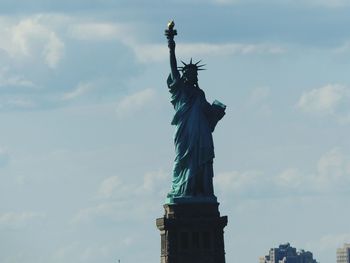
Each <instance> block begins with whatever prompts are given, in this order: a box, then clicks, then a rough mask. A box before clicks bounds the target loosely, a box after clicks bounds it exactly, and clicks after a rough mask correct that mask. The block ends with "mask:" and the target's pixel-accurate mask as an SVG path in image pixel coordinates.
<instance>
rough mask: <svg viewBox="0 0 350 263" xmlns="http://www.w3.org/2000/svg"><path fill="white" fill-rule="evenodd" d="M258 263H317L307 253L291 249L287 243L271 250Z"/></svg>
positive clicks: (310, 254)
mask: <svg viewBox="0 0 350 263" xmlns="http://www.w3.org/2000/svg"><path fill="white" fill-rule="evenodd" d="M259 263H317V261H316V260H315V259H313V255H312V253H311V252H309V251H304V250H300V251H297V250H296V248H294V247H291V246H290V244H289V243H286V244H282V245H280V246H279V247H278V248H271V249H270V251H269V254H268V255H267V256H263V257H260V258H259Z"/></svg>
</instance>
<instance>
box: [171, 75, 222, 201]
mask: <svg viewBox="0 0 350 263" xmlns="http://www.w3.org/2000/svg"><path fill="white" fill-rule="evenodd" d="M167 84H168V87H169V91H170V93H171V103H172V104H173V106H174V109H175V115H174V117H173V120H172V122H171V124H172V125H175V126H176V131H175V135H174V144H175V153H176V157H175V161H174V169H173V179H172V189H171V192H170V193H169V194H168V197H193V196H213V195H214V193H213V159H214V144H213V137H212V132H213V131H214V128H215V126H216V124H217V122H218V121H219V120H220V119H221V118H222V117H223V115H224V114H225V113H224V109H218V108H217V107H215V105H210V104H209V103H208V102H207V100H206V98H205V94H204V92H203V90H201V89H200V88H198V87H188V86H186V84H185V83H184V81H183V79H182V78H177V79H173V78H172V77H171V75H169V77H168V80H167Z"/></svg>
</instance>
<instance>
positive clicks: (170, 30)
mask: <svg viewBox="0 0 350 263" xmlns="http://www.w3.org/2000/svg"><path fill="white" fill-rule="evenodd" d="M174 26H175V23H174V21H170V22H169V23H168V29H166V30H165V35H166V37H167V39H168V47H169V52H170V69H171V77H172V79H173V80H175V79H179V78H180V73H179V71H178V69H177V62H176V56H175V41H174V36H176V35H177V31H176V30H175V29H174Z"/></svg>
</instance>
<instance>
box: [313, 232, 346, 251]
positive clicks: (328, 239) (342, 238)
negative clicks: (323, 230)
mask: <svg viewBox="0 0 350 263" xmlns="http://www.w3.org/2000/svg"><path fill="white" fill-rule="evenodd" d="M349 242H350V233H339V234H328V235H324V236H322V237H321V238H320V239H319V240H318V241H311V242H308V247H313V248H314V249H315V250H318V251H325V250H329V251H336V249H337V248H340V247H342V246H343V244H345V243H349Z"/></svg>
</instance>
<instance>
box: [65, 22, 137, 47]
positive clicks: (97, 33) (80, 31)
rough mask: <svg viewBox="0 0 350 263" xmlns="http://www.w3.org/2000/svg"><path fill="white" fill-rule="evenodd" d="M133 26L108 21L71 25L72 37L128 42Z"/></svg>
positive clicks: (69, 30)
mask: <svg viewBox="0 0 350 263" xmlns="http://www.w3.org/2000/svg"><path fill="white" fill-rule="evenodd" d="M131 30H132V28H131V27H130V26H128V25H124V24H116V23H107V22H90V23H89V22H87V23H79V22H78V23H76V24H73V25H71V26H70V27H69V29H68V32H69V35H70V36H71V37H72V38H75V39H79V40H89V41H106V40H121V41H122V42H125V43H127V42H128V40H129V36H130V31H131Z"/></svg>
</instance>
